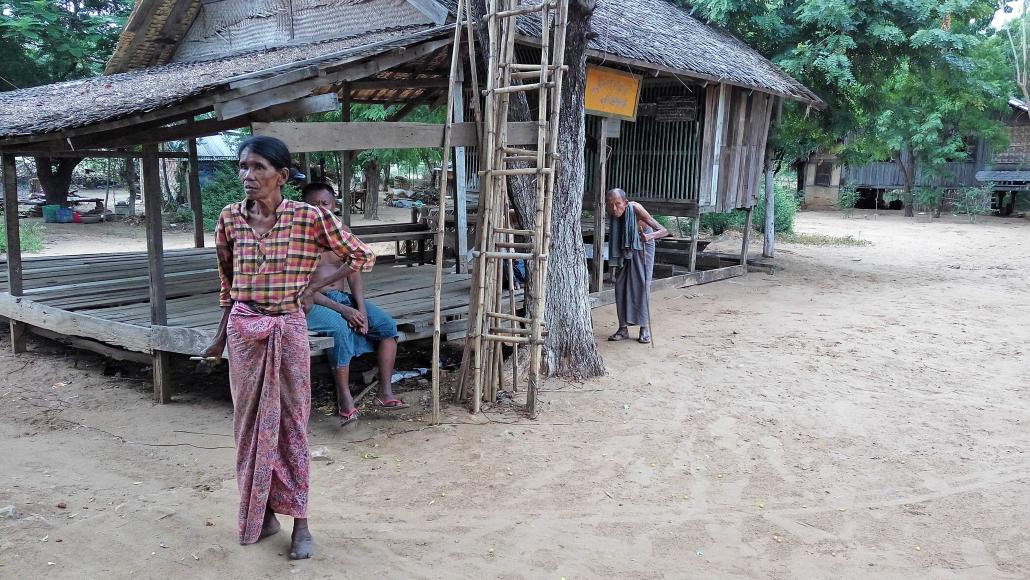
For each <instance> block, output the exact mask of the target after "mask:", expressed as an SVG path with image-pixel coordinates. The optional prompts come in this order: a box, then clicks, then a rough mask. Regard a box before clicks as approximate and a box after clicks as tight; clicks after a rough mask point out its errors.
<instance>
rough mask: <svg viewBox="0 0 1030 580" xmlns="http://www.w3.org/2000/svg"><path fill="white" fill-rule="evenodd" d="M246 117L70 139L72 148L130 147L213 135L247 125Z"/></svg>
mask: <svg viewBox="0 0 1030 580" xmlns="http://www.w3.org/2000/svg"><path fill="white" fill-rule="evenodd" d="M247 123H248V122H247V120H246V119H229V120H226V121H220V120H218V119H203V120H201V121H189V120H187V121H186V122H185V123H182V124H179V125H171V126H169V127H159V128H156V129H155V128H149V129H146V130H142V131H134V132H131V133H128V134H126V133H125V131H119V132H114V133H113V134H112V133H95V134H92V135H84V136H82V137H77V138H74V139H71V142H72V144H73V148H74V149H89V148H107V149H116V148H119V147H131V146H133V145H143V144H145V143H164V142H166V141H182V140H183V139H193V138H196V137H205V136H207V135H214V134H215V133H221V132H222V131H230V130H232V129H239V128H240V127H244V126H246V125H247Z"/></svg>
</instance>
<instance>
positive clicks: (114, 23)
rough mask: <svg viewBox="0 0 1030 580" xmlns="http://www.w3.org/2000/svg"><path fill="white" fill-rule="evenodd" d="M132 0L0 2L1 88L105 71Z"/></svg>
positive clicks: (30, 0)
mask: <svg viewBox="0 0 1030 580" xmlns="http://www.w3.org/2000/svg"><path fill="white" fill-rule="evenodd" d="M132 4H133V3H132V0H66V1H63V2H61V1H57V0H5V1H0V14H3V18H0V33H2V34H0V36H2V38H3V40H2V41H0V50H3V54H4V58H3V59H0V76H2V77H3V78H4V79H6V80H7V82H4V83H3V84H4V89H3V90H11V89H13V88H25V87H29V86H35V85H41V84H48V83H54V82H60V81H66V80H72V79H77V78H84V77H90V76H94V75H97V74H100V72H102V71H103V68H104V64H105V63H106V62H107V59H108V58H109V57H110V56H111V53H112V52H114V48H115V46H116V44H117V43H118V35H119V33H120V32H121V30H122V27H124V26H125V19H126V18H127V17H128V16H129V12H130V11H131V10H132Z"/></svg>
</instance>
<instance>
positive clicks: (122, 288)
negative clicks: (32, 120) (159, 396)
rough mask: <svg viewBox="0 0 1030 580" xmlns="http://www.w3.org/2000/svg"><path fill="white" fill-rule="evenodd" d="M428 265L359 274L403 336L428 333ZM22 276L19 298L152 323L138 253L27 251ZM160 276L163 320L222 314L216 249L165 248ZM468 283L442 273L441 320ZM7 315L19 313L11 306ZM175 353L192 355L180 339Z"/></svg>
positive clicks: (462, 303)
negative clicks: (48, 253)
mask: <svg viewBox="0 0 1030 580" xmlns="http://www.w3.org/2000/svg"><path fill="white" fill-rule="evenodd" d="M2 263H3V261H2V260H0V264H2ZM433 269H434V266H433V265H431V264H430V265H423V266H411V267H409V266H406V265H394V264H381V265H377V266H376V267H375V269H374V270H373V271H372V272H371V273H369V274H366V275H365V295H366V297H367V298H368V299H369V300H371V301H372V302H375V303H376V304H378V305H379V306H380V307H382V308H383V309H384V310H386V311H387V312H388V313H389V314H390V315H391V316H393V317H394V319H395V320H397V323H398V328H399V329H400V330H401V332H402V337H401V339H402V340H405V339H407V340H410V339H414V338H422V337H425V336H428V335H430V334H431V332H432V326H433ZM23 279H24V288H25V292H24V298H26V299H28V300H31V301H32V302H35V303H38V304H42V305H44V306H48V307H52V308H56V309H60V310H61V311H64V312H67V313H72V314H74V315H80V316H83V317H93V318H95V319H102V320H105V321H110V322H111V323H119V324H125V325H131V326H133V327H141V328H145V329H147V330H148V331H149V330H150V304H149V297H148V288H149V278H148V267H147V255H146V253H144V252H134V253H121V254H91V255H78V256H48V257H40V258H27V259H25V260H24V261H23ZM165 280H166V288H167V295H168V300H167V310H168V326H169V327H178V328H182V329H189V330H192V331H196V332H195V333H193V334H194V335H195V336H199V335H209V334H213V333H214V330H215V329H216V328H217V326H218V321H219V318H220V316H221V311H220V309H219V308H218V287H219V282H218V272H217V269H216V265H215V255H214V249H211V248H205V249H188V250H170V251H167V252H165ZM469 286H470V280H469V276H468V275H467V274H454V273H446V274H445V275H444V287H443V296H442V308H443V314H444V316H445V317H446V318H445V321H446V320H450V321H456V320H457V319H460V318H461V317H464V316H466V315H467V314H468V298H469ZM7 288H8V286H7V271H6V268H3V267H0V292H6V291H7ZM6 314H8V315H10V316H12V317H14V318H17V314H16V312H14V311H12V312H8V313H6ZM451 326H453V327H455V329H456V328H457V326H463V325H462V324H460V323H458V322H452V325H451ZM446 330H447V328H446V327H445V331H446ZM86 338H95V339H98V340H102V339H103V337H97V336H93V337H89V336H87V337H86ZM194 342H196V341H195V340H194ZM190 348H193V347H190ZM173 352H181V353H182V354H195V353H193V352H192V351H190V350H187V348H186V347H185V346H184V347H182V348H180V349H179V350H175V351H173Z"/></svg>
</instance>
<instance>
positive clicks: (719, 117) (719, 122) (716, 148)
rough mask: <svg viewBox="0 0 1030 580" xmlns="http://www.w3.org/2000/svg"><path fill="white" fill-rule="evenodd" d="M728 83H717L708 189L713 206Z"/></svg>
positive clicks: (727, 99)
mask: <svg viewBox="0 0 1030 580" xmlns="http://www.w3.org/2000/svg"><path fill="white" fill-rule="evenodd" d="M729 101H730V88H729V85H727V84H725V83H723V84H721V85H719V105H718V109H717V111H716V118H715V139H714V141H713V143H712V183H711V190H710V191H709V196H710V197H709V199H708V205H709V206H715V205H716V202H717V200H718V199H719V160H720V159H721V158H722V141H723V133H724V132H725V129H724V125H725V123H726V109H727V108H729V104H730V102H729Z"/></svg>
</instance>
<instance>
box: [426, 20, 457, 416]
mask: <svg viewBox="0 0 1030 580" xmlns="http://www.w3.org/2000/svg"><path fill="white" fill-rule="evenodd" d="M464 2H465V0H458V12H457V13H458V17H459V18H461V9H462V7H463V4H464ZM460 51H461V23H460V22H459V23H458V24H457V25H456V26H455V27H454V44H453V45H451V76H450V81H449V87H450V90H448V91H447V113H446V114H447V124H446V125H445V126H444V135H443V153H442V157H443V174H444V175H443V180H442V181H443V182H442V183H441V185H440V211H439V212H438V214H439V215H438V216H437V221H436V272H435V278H434V280H433V362H432V367H431V368H432V373H433V377H432V379H433V386H432V397H433V401H432V404H433V409H432V419H431V420H432V424H433V425H438V424H439V423H440V305H441V299H442V294H443V245H444V229H445V226H446V221H445V220H446V216H447V211H446V207H447V203H446V192H447V163H448V161H449V160H450V155H451V131H452V129H453V125H454V111H453V110H452V109H453V108H454V90H453V89H454V85H455V83H456V77H457V70H458V54H459V53H460ZM459 259H460V258H459Z"/></svg>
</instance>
